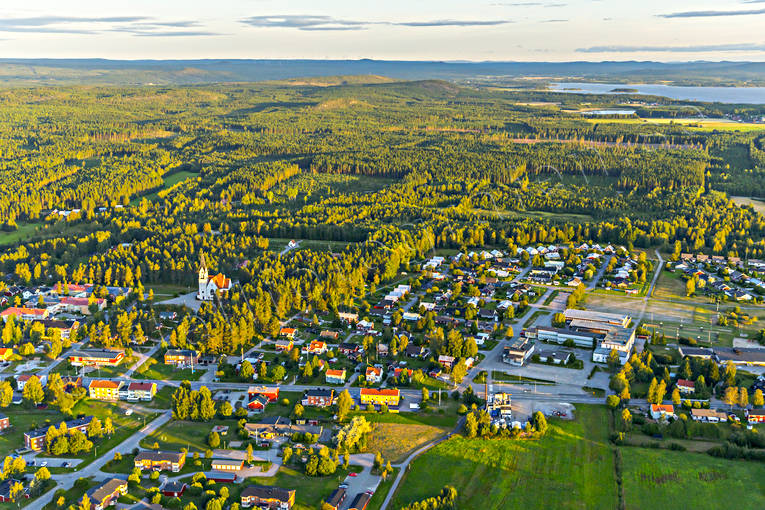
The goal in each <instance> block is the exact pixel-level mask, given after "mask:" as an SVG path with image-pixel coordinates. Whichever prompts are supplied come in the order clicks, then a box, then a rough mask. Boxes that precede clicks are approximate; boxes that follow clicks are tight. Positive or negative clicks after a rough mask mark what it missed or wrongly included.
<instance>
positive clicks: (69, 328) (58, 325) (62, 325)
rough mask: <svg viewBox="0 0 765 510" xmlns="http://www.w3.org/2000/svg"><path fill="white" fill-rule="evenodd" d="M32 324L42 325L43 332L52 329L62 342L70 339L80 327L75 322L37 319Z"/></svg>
mask: <svg viewBox="0 0 765 510" xmlns="http://www.w3.org/2000/svg"><path fill="white" fill-rule="evenodd" d="M34 322H39V323H40V324H42V325H43V327H44V328H45V331H48V330H51V329H52V330H56V331H58V332H60V333H61V338H62V339H63V340H66V339H69V338H71V337H72V334H73V333H75V332H76V331H77V330H78V329H79V327H80V323H79V322H77V321H76V320H57V319H56V320H54V319H39V320H35V321H34Z"/></svg>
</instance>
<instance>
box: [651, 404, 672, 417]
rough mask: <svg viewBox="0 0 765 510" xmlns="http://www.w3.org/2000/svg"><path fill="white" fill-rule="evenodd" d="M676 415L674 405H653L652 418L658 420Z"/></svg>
mask: <svg viewBox="0 0 765 510" xmlns="http://www.w3.org/2000/svg"><path fill="white" fill-rule="evenodd" d="M674 415H675V407H674V406H673V405H672V404H667V405H663V404H651V418H653V419H654V420H658V419H661V418H668V417H671V416H674Z"/></svg>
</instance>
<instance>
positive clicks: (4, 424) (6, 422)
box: [0, 413, 11, 433]
mask: <svg viewBox="0 0 765 510" xmlns="http://www.w3.org/2000/svg"><path fill="white" fill-rule="evenodd" d="M10 426H11V420H10V419H8V417H7V416H6V415H4V414H3V413H0V433H1V432H3V431H4V430H5V429H7V428H8V427H10Z"/></svg>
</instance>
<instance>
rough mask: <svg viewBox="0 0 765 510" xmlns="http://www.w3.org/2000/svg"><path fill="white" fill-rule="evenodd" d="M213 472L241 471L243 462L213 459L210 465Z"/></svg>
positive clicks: (239, 460)
mask: <svg viewBox="0 0 765 510" xmlns="http://www.w3.org/2000/svg"><path fill="white" fill-rule="evenodd" d="M211 467H212V469H214V470H215V471H234V472H235V471H241V470H242V469H244V460H241V459H214V460H213V461H212V464H211Z"/></svg>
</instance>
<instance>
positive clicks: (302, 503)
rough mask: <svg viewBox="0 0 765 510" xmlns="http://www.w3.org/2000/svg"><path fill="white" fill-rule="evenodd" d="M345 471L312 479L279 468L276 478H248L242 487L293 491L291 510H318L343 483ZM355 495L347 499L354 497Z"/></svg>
mask: <svg viewBox="0 0 765 510" xmlns="http://www.w3.org/2000/svg"><path fill="white" fill-rule="evenodd" d="M346 474H347V473H346V471H345V470H343V469H342V468H340V469H338V470H337V473H335V474H334V475H332V476H323V477H312V476H305V475H304V474H303V473H301V472H299V471H296V470H295V469H292V468H289V467H281V468H280V469H279V472H278V473H276V476H274V477H270V478H250V479H248V480H247V482H245V483H244V484H243V485H242V487H247V486H248V485H250V484H259V485H275V486H277V487H282V488H284V489H295V506H293V507H292V509H293V510H318V509H319V508H320V507H321V503H322V501H324V500H325V499H326V498H328V497H329V495H330V494H332V491H334V490H335V489H337V486H338V485H340V484H341V483H343V480H344V479H345V477H346ZM354 496H355V494H353V495H349V496H348V497H351V498H352V497H354Z"/></svg>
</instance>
